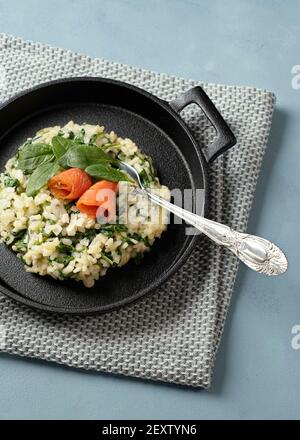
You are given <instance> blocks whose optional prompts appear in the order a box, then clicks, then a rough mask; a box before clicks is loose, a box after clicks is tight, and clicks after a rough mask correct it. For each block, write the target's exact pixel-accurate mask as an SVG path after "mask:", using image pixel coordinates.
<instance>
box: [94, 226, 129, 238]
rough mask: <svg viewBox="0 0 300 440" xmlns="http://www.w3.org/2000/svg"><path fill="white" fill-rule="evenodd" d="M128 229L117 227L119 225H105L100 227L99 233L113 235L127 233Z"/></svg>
mask: <svg viewBox="0 0 300 440" xmlns="http://www.w3.org/2000/svg"><path fill="white" fill-rule="evenodd" d="M127 231H128V228H127V226H125V225H119V224H114V225H112V224H106V225H101V229H100V232H102V233H103V234H106V235H110V234H113V233H114V232H127Z"/></svg>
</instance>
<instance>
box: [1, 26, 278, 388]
mask: <svg viewBox="0 0 300 440" xmlns="http://www.w3.org/2000/svg"><path fill="white" fill-rule="evenodd" d="M0 69H1V72H0V73H1V76H2V82H1V84H0V100H1V101H4V100H6V99H8V98H10V97H11V96H13V95H14V94H15V93H17V92H20V91H22V90H24V89H27V88H29V87H32V86H34V85H37V84H39V83H41V82H45V81H49V80H53V79H57V78H62V77H70V76H83V75H86V76H101V77H109V78H114V79H118V80H121V81H125V82H127V83H131V84H134V85H136V86H138V87H141V88H144V89H146V90H148V91H149V92H151V93H153V94H155V95H157V96H159V97H160V98H163V99H165V100H167V101H170V100H171V99H174V98H175V97H177V96H179V95H180V94H181V93H182V92H184V91H186V90H188V89H189V88H191V87H193V86H195V85H197V84H200V85H201V86H203V87H204V88H205V90H206V92H207V93H208V95H209V96H210V97H211V99H212V100H213V102H214V103H215V104H216V105H217V107H218V108H219V110H220V112H221V113H222V114H223V116H224V118H225V119H226V120H227V122H228V123H229V124H230V126H231V128H232V130H233V132H234V133H235V135H236V137H237V140H238V143H237V145H236V146H235V147H234V148H233V149H232V150H231V151H230V152H228V153H227V154H225V155H224V156H223V157H220V158H218V159H217V160H216V161H215V162H214V164H213V165H212V166H211V172H210V189H211V194H210V218H212V219H215V220H217V221H221V222H224V223H227V224H228V225H230V226H232V227H234V228H237V229H239V230H241V231H243V230H245V228H246V225H247V219H248V215H249V211H250V207H251V203H252V198H253V194H254V190H255V185H256V181H257V177H258V173H259V170H260V166H261V162H262V158H263V155H264V150H265V146H266V143H267V138H268V134H269V129H270V124H271V119H272V113H273V108H274V102H275V99H274V95H273V94H272V93H270V92H266V91H262V90H257V89H254V88H247V87H236V86H224V85H212V84H202V83H199V82H197V81H191V80H186V79H182V78H176V77H174V76H168V75H164V74H157V73H153V72H149V71H145V70H141V69H136V68H132V67H129V66H126V65H122V64H118V63H114V62H111V61H107V60H103V59H91V58H89V57H87V56H83V55H79V54H76V53H73V52H70V51H66V50H62V49H57V48H52V47H49V46H45V45H42V44H39V43H32V42H27V41H23V40H21V39H17V38H13V37H9V36H6V35H1V34H0ZM182 115H183V117H184V119H185V120H186V122H187V123H188V125H189V126H190V128H191V130H192V131H193V133H194V135H195V137H196V139H197V140H198V141H199V142H200V143H201V144H202V145H208V144H209V143H210V142H211V140H212V139H213V137H214V131H213V129H212V127H211V126H210V124H209V123H208V122H207V120H206V118H205V117H204V116H203V115H202V114H201V112H200V111H199V109H198V108H197V107H196V106H194V105H191V106H189V107H187V108H186V109H185V110H184V112H183V113H182ZM237 266H238V264H237V261H236V259H235V257H233V256H232V255H230V254H229V253H228V252H227V251H226V250H223V249H221V248H220V247H218V246H215V245H213V244H212V243H210V242H209V240H207V239H205V238H201V240H199V245H198V246H197V248H196V250H195V251H194V252H193V254H192V255H191V256H190V258H189V260H188V261H187V263H186V264H185V265H184V267H182V269H181V270H179V271H178V272H177V273H176V274H175V276H173V277H172V278H171V279H170V280H169V281H167V282H166V283H165V284H164V285H163V286H161V287H160V288H159V289H158V290H157V291H156V292H155V293H154V294H153V295H150V296H148V297H147V298H145V299H142V300H141V301H139V302H138V303H135V304H133V305H131V306H128V307H126V308H124V309H122V310H119V311H116V312H113V313H110V314H106V315H101V316H94V317H65V316H56V315H50V314H44V313H40V312H37V311H33V310H30V309H28V308H27V307H25V306H22V305H20V304H17V303H15V302H13V301H12V300H10V299H8V298H6V297H5V296H3V295H2V294H0V324H1V325H2V328H4V329H5V343H2V350H3V351H5V352H9V353H14V354H18V355H22V356H29V357H32V358H39V359H45V360H48V361H54V362H58V363H62V364H65V365H69V366H73V367H79V368H86V369H93V370H97V371H105V372H111V373H118V374H123V375H128V376H135V377H140V378H148V379H154V380H161V381H168V382H174V383H177V384H183V385H190V386H196V387H204V388H207V387H209V385H210V384H211V378H212V371H213V365H214V360H215V355H216V352H217V348H218V345H219V342H220V338H221V335H222V331H223V327H224V323H225V318H226V313H227V309H228V306H229V303H230V297H231V293H232V289H233V284H234V280H235V276H236V272H237ZM0 348H1V347H0Z"/></svg>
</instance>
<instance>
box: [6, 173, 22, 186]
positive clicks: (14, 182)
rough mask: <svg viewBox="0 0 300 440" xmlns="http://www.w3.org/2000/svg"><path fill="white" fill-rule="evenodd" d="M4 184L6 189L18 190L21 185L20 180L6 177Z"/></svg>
mask: <svg viewBox="0 0 300 440" xmlns="http://www.w3.org/2000/svg"><path fill="white" fill-rule="evenodd" d="M3 183H4V186H5V187H10V188H18V186H19V185H20V182H19V180H18V179H14V178H13V177H10V176H4V179H3Z"/></svg>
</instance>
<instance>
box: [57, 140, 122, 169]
mask: <svg viewBox="0 0 300 440" xmlns="http://www.w3.org/2000/svg"><path fill="white" fill-rule="evenodd" d="M113 161H114V159H113V158H112V157H111V156H109V155H108V154H106V153H104V151H102V150H101V149H100V148H98V147H96V146H94V145H81V144H78V145H73V147H71V148H69V149H68V151H67V152H66V153H65V154H64V155H63V156H62V157H61V159H60V160H59V164H60V165H61V166H62V167H63V168H67V167H71V168H73V167H74V168H81V169H85V168H87V167H88V166H89V165H93V164H95V163H99V162H106V163H109V162H113Z"/></svg>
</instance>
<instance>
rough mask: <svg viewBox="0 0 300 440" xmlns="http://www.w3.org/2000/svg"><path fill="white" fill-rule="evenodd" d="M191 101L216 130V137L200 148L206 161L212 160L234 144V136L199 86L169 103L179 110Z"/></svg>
mask: <svg viewBox="0 0 300 440" xmlns="http://www.w3.org/2000/svg"><path fill="white" fill-rule="evenodd" d="M192 103H194V104H198V105H199V107H200V108H201V109H202V111H203V113H204V114H205V116H206V117H207V118H208V119H209V121H210V122H211V124H212V125H213V126H214V128H215V130H216V132H217V137H216V139H215V140H214V141H213V143H212V144H211V145H208V146H207V147H206V148H203V150H202V151H203V154H204V156H205V158H206V160H207V162H212V161H213V160H215V159H216V158H217V157H218V156H220V154H222V153H224V152H225V151H226V150H228V149H229V148H231V147H233V145H235V144H236V138H235V136H234V134H233V133H232V131H231V129H230V128H229V126H228V125H227V123H226V122H225V121H224V119H223V117H222V116H221V114H220V113H219V111H218V110H217V108H216V107H215V105H214V104H213V103H212V101H211V100H210V98H209V97H208V96H207V94H206V93H205V91H204V90H203V89H202V88H201V87H200V86H197V87H193V88H192V89H190V90H188V91H187V92H185V93H183V94H182V95H181V96H179V97H178V98H176V99H174V100H173V101H171V102H170V103H169V104H170V106H171V107H172V108H173V110H175V111H176V112H180V111H181V110H183V109H184V107H186V106H187V105H189V104H192Z"/></svg>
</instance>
